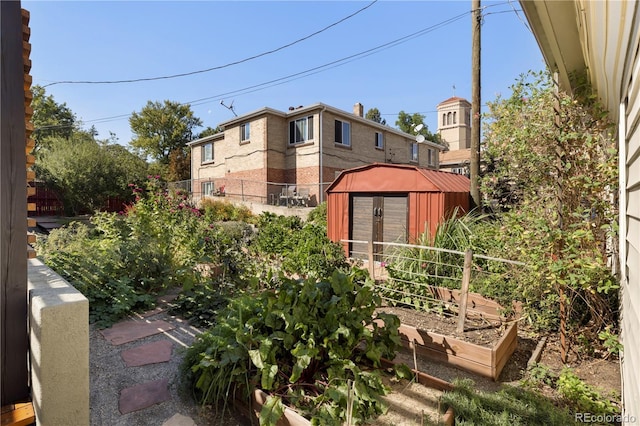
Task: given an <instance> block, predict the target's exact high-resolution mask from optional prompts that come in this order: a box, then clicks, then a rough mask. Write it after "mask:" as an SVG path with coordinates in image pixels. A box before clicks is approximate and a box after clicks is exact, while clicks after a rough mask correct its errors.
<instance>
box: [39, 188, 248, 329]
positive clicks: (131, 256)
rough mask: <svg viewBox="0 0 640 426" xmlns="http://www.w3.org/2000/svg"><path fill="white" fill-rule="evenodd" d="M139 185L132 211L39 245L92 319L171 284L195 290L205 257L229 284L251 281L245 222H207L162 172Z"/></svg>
mask: <svg viewBox="0 0 640 426" xmlns="http://www.w3.org/2000/svg"><path fill="white" fill-rule="evenodd" d="M131 188H132V190H133V193H134V194H135V197H136V202H135V204H134V205H133V206H131V207H130V208H129V209H128V210H127V212H123V214H113V213H98V214H95V215H94V216H93V217H92V218H91V224H90V226H87V225H82V224H71V225H70V226H68V227H66V228H61V229H59V230H55V231H53V232H52V233H51V235H50V236H49V237H48V238H47V239H46V240H44V241H42V243H41V244H39V246H38V252H39V254H40V256H41V257H42V258H43V260H44V261H45V263H47V264H48V265H49V266H51V267H52V268H53V269H54V270H56V271H57V272H58V273H60V274H61V275H62V276H63V277H65V278H66V279H68V280H69V281H70V283H71V284H73V285H74V286H75V287H76V288H78V289H79V290H80V291H81V292H82V293H83V294H85V296H87V298H88V299H89V301H90V316H91V317H90V318H91V320H92V321H94V322H97V323H99V325H100V326H107V325H109V324H110V323H112V322H114V321H116V320H117V319H119V318H120V317H122V316H123V315H125V314H126V313H127V312H129V311H131V310H135V309H143V308H146V307H148V306H149V305H150V304H151V303H152V302H153V300H154V298H153V297H152V296H153V295H155V294H158V293H162V292H164V291H166V290H167V289H169V288H170V287H173V286H179V287H181V288H182V289H183V290H184V291H186V292H188V291H189V290H190V289H191V288H192V287H195V286H200V285H202V284H203V283H205V282H206V279H205V277H203V276H202V274H201V273H200V272H199V271H198V268H196V266H197V265H198V264H210V265H214V267H215V268H217V269H219V270H220V271H221V274H222V276H223V277H226V278H225V281H224V282H225V283H231V282H232V281H231V280H230V279H229V277H230V276H232V275H233V276H234V277H236V278H237V280H236V281H233V284H234V285H235V284H241V283H243V282H244V279H245V276H246V275H247V271H246V268H245V267H244V262H243V256H244V255H243V254H242V253H241V248H242V246H243V245H244V244H245V243H246V239H245V236H246V235H248V232H246V231H247V230H246V228H245V226H244V225H237V224H229V223H227V224H226V225H224V226H220V225H217V224H212V223H208V222H206V221H205V220H203V218H202V216H201V213H200V211H199V210H198V209H196V208H194V207H193V206H191V205H190V204H189V202H188V196H187V195H186V194H183V193H180V192H175V193H172V194H170V193H169V192H168V191H166V190H165V189H164V187H163V185H162V183H161V182H160V181H159V180H158V179H157V178H155V177H150V178H149V181H148V182H147V185H146V187H145V188H141V187H138V186H135V185H132V186H131ZM225 285H226V284H225ZM240 288H242V287H240ZM200 290H202V288H200ZM201 294H202V292H201ZM191 296H192V297H193V298H194V299H195V298H197V297H198V294H197V293H196V294H192V295H191ZM204 300H206V299H204ZM192 301H194V300H192ZM185 303H187V302H185ZM201 307H202V309H201V311H204V309H207V307H205V306H204V303H203V304H202V306H201ZM214 307H216V306H214ZM187 310H189V311H194V312H195V311H198V309H195V308H194V307H193V306H190V307H189V308H188V309H187ZM202 315H203V314H202V312H198V314H197V316H202Z"/></svg>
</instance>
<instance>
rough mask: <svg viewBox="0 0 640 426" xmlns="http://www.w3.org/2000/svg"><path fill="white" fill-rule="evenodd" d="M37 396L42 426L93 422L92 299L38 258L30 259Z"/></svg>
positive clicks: (34, 393) (33, 389)
mask: <svg viewBox="0 0 640 426" xmlns="http://www.w3.org/2000/svg"><path fill="white" fill-rule="evenodd" d="M28 288H29V338H30V346H31V351H30V356H31V366H32V372H31V397H32V400H33V406H34V410H35V413H36V419H37V424H38V425H43V426H49V425H50V426H57V425H88V424H89V301H88V300H87V298H86V297H84V296H83V295H82V294H81V293H80V292H79V291H77V290H76V289H75V288H73V287H72V286H71V285H70V284H69V283H68V282H66V281H65V280H64V279H63V278H62V277H60V276H59V275H58V274H56V273H55V272H54V271H52V270H51V269H49V268H48V267H47V266H46V265H44V264H43V263H42V262H41V261H40V260H38V259H30V260H29V263H28Z"/></svg>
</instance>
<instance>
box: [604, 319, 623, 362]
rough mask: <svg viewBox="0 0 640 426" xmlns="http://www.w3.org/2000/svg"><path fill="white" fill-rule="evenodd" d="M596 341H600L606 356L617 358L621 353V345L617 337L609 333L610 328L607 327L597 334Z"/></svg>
mask: <svg viewBox="0 0 640 426" xmlns="http://www.w3.org/2000/svg"><path fill="white" fill-rule="evenodd" d="M598 339H600V340H601V341H602V345H603V346H604V347H605V349H606V350H607V352H608V355H607V356H611V355H613V356H618V355H620V352H622V348H623V346H622V343H620V339H619V337H618V335H617V334H614V333H612V332H611V326H607V327H606V328H605V329H604V330H602V331H601V332H600V333H598Z"/></svg>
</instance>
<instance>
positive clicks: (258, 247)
mask: <svg viewBox="0 0 640 426" xmlns="http://www.w3.org/2000/svg"><path fill="white" fill-rule="evenodd" d="M257 226H258V233H257V236H256V237H255V238H254V239H253V241H252V244H251V247H252V249H253V253H254V254H255V255H257V256H261V257H264V258H266V259H268V260H271V261H273V262H275V264H276V266H277V267H279V268H281V269H282V270H283V271H284V272H286V273H287V274H290V275H293V274H296V275H298V276H303V277H307V276H316V277H325V276H330V275H331V274H332V273H333V271H335V270H336V269H341V270H345V269H347V268H348V263H347V259H346V257H345V255H344V252H343V251H342V248H341V247H340V245H338V244H336V243H333V242H332V241H330V240H329V238H328V237H327V228H326V224H323V223H321V221H308V222H306V223H304V222H302V220H301V219H300V218H298V217H297V216H276V215H274V214H272V213H263V214H262V215H261V216H260V217H259V220H258V225H257Z"/></svg>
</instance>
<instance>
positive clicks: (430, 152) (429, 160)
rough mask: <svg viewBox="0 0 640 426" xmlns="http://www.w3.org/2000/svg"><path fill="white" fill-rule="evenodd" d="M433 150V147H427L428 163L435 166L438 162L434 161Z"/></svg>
mask: <svg viewBox="0 0 640 426" xmlns="http://www.w3.org/2000/svg"><path fill="white" fill-rule="evenodd" d="M433 154H434V153H433V150H432V149H431V148H428V149H427V164H428V165H430V166H435V165H436V162H435V161H434V155H433Z"/></svg>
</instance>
